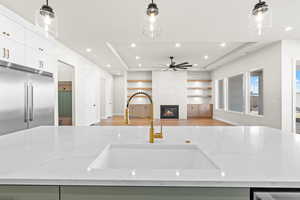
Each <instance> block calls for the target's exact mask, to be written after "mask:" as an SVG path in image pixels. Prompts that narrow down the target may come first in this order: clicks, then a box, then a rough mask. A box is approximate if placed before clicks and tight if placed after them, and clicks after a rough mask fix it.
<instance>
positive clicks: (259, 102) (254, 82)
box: [249, 70, 264, 115]
mask: <svg viewBox="0 0 300 200" xmlns="http://www.w3.org/2000/svg"><path fill="white" fill-rule="evenodd" d="M249 81H250V87H249V89H250V94H249V97H250V100H249V105H250V109H249V111H250V113H251V114H255V115H263V114H264V113H263V109H264V102H263V70H257V71H253V72H250V80H249Z"/></svg>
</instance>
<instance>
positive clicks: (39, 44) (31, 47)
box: [25, 30, 51, 71]
mask: <svg viewBox="0 0 300 200" xmlns="http://www.w3.org/2000/svg"><path fill="white" fill-rule="evenodd" d="M25 43H26V50H25V65H26V66H28V67H32V68H35V69H39V70H45V71H49V57H50V54H51V43H50V41H48V40H47V39H46V38H44V37H42V36H41V35H39V34H37V33H34V32H32V31H30V30H25Z"/></svg>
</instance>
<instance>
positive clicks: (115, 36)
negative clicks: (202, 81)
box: [0, 0, 300, 72]
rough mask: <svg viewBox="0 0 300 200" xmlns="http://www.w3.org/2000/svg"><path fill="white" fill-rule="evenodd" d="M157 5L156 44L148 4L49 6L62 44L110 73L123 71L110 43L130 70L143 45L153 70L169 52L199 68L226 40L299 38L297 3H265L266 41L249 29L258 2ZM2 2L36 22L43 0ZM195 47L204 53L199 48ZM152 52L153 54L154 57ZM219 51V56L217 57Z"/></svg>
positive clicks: (165, 0) (128, 0)
mask: <svg viewBox="0 0 300 200" xmlns="http://www.w3.org/2000/svg"><path fill="white" fill-rule="evenodd" d="M156 2H157V4H158V6H159V8H160V22H161V26H162V29H163V32H162V35H161V37H160V38H159V39H158V40H157V41H155V42H153V41H151V40H149V39H147V38H145V37H144V36H143V35H142V34H141V32H142V31H141V29H142V24H143V18H144V17H143V16H144V12H145V9H146V6H147V4H148V3H149V0H105V1H104V0H89V1H82V0H77V1H74V0H73V1H71V0H50V5H51V6H52V7H53V8H54V9H55V10H56V12H57V15H58V16H59V40H60V41H62V42H63V43H65V44H66V45H67V46H69V47H70V48H72V49H74V50H76V51H77V52H79V53H81V54H83V55H85V56H86V57H88V58H89V59H91V60H92V61H94V62H95V63H97V64H99V65H101V66H103V67H105V66H106V64H108V63H109V64H111V65H112V67H111V68H110V69H109V70H110V71H111V72H117V71H120V70H125V68H124V65H122V64H121V63H120V59H119V58H117V57H116V56H115V54H113V53H112V52H111V49H110V48H108V47H107V44H106V43H107V42H109V43H110V44H112V46H113V47H114V48H115V50H116V51H120V55H121V56H124V58H122V59H123V60H124V61H125V62H126V64H127V65H128V66H129V68H130V69H131V68H133V67H134V66H135V65H136V63H135V62H134V61H132V59H133V58H132V57H131V53H132V52H131V51H129V52H126V47H127V46H128V45H130V43H131V42H135V43H137V44H138V45H139V49H140V55H141V57H142V56H143V55H145V57H144V56H143V58H144V59H145V61H144V62H145V66H149V65H150V66H152V65H153V64H161V62H163V64H165V63H166V62H167V59H166V60H164V58H165V57H168V56H170V55H169V54H171V53H172V54H174V56H177V57H178V61H179V62H180V61H182V60H183V61H185V60H187V61H190V62H195V63H197V62H199V64H200V63H201V62H202V61H201V59H200V58H201V56H202V54H203V52H211V51H213V52H212V53H211V55H212V56H211V57H212V58H215V57H217V56H220V55H221V54H222V52H221V53H220V52H219V49H218V46H217V45H216V44H217V43H220V42H222V41H227V42H228V43H230V44H232V45H233V46H235V45H238V44H239V43H240V42H242V43H243V42H249V41H275V40H280V39H300V20H299V17H298V15H299V8H300V1H299V0H267V2H268V4H270V5H271V8H272V13H273V27H272V29H270V30H269V31H267V32H265V34H264V35H263V36H262V37H258V36H257V35H256V34H255V33H254V31H252V30H250V29H249V26H248V25H249V22H248V21H249V20H248V16H249V11H250V10H251V9H252V7H253V5H254V4H255V3H256V2H257V0H226V1H225V0H188V1H184V0H176V1H175V0H156ZM0 3H1V4H3V5H4V6H6V7H8V8H10V9H11V10H13V11H15V12H16V13H18V14H20V15H21V16H23V17H24V18H26V19H28V20H30V21H31V22H33V19H34V13H35V11H36V10H37V9H39V7H40V6H41V5H42V4H43V3H44V0H30V1H28V0H27V1H25V0H0ZM286 26H292V27H294V30H293V31H290V32H285V31H284V28H285V27H286ZM175 42H181V43H182V44H183V47H182V49H181V50H180V51H181V52H180V51H179V52H175V50H174V49H173V50H172V49H170V48H169V46H170V44H172V43H175ZM203 42H204V43H203ZM208 42H213V43H212V44H207V43H208ZM236 42H237V43H236ZM152 43H153V44H152ZM160 43H161V44H160ZM192 43H196V44H192ZM143 45H145V46H143ZM171 46H172V45H171ZM197 46H199V48H200V49H196V48H197ZM204 46H206V47H207V49H204ZM159 47H161V48H159ZM86 48H91V49H92V50H93V51H92V53H87V52H85V49H86ZM149 48H153V49H155V51H154V52H153V55H152V53H150V52H151V50H149ZM215 49H216V51H218V52H214V50H215ZM224 51H225V50H224ZM226 51H227V50H226ZM159 52H160V53H161V54H160V55H158V54H159ZM137 53H138V52H137ZM176 53H178V54H176ZM188 54H189V55H188ZM132 55H134V54H133V53H132ZM191 55H194V56H191ZM153 59H155V60H153ZM156 59H158V60H156ZM199 59H200V60H199ZM127 62H128V63H127Z"/></svg>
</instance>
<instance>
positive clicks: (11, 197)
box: [0, 186, 59, 200]
mask: <svg viewBox="0 0 300 200" xmlns="http://www.w3.org/2000/svg"><path fill="white" fill-rule="evenodd" d="M0 200H59V187H58V186H0Z"/></svg>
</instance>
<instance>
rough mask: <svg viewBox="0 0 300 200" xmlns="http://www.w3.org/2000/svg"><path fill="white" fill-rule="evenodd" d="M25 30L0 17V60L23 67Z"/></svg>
mask: <svg viewBox="0 0 300 200" xmlns="http://www.w3.org/2000/svg"><path fill="white" fill-rule="evenodd" d="M24 30H25V29H24V28H23V26H21V25H19V24H17V23H15V22H13V21H11V20H10V19H8V18H7V17H5V16H2V15H0V59H1V60H5V61H7V62H12V63H16V64H20V65H23V64H24V61H25V46H24V41H25V31H24Z"/></svg>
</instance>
